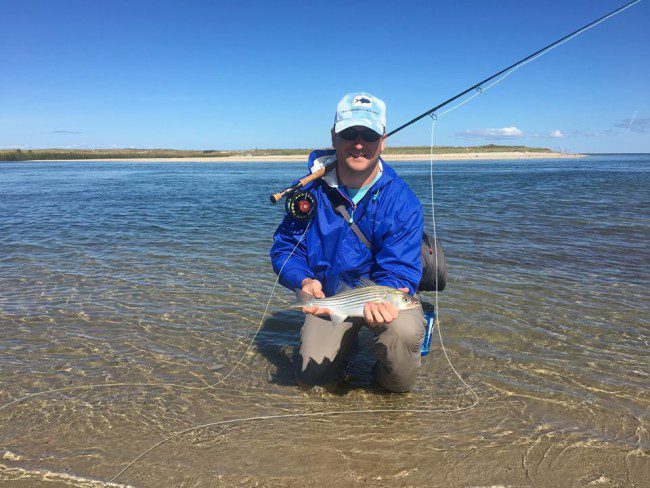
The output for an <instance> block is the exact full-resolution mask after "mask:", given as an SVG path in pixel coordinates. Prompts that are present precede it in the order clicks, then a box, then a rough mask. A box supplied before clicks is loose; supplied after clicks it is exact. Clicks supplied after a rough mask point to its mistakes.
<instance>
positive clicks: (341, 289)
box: [336, 281, 352, 294]
mask: <svg viewBox="0 0 650 488" xmlns="http://www.w3.org/2000/svg"><path fill="white" fill-rule="evenodd" d="M348 290H352V287H351V286H350V285H348V284H347V283H344V282H343V281H341V282H340V283H339V286H338V288H337V289H336V293H337V294H338V293H341V292H344V291H348Z"/></svg>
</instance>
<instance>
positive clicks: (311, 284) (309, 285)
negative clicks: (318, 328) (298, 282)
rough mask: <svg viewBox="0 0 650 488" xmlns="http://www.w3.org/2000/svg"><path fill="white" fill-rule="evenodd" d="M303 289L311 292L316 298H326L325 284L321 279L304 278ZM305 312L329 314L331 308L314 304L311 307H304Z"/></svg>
mask: <svg viewBox="0 0 650 488" xmlns="http://www.w3.org/2000/svg"><path fill="white" fill-rule="evenodd" d="M302 291H304V292H305V293H309V294H310V295H312V296H313V297H315V298H325V293H323V285H322V283H321V282H320V281H318V280H315V279H313V278H305V279H304V280H302ZM302 311H303V313H311V314H314V315H329V314H330V310H329V308H325V307H318V306H316V305H313V306H311V307H302Z"/></svg>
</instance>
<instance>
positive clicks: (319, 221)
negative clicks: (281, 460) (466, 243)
mask: <svg viewBox="0 0 650 488" xmlns="http://www.w3.org/2000/svg"><path fill="white" fill-rule="evenodd" d="M331 135H332V146H333V147H334V150H330V151H314V152H313V153H312V155H311V156H310V166H311V167H312V171H315V170H316V169H319V168H320V167H322V166H323V165H324V164H327V163H329V162H331V161H334V160H336V161H337V167H336V170H333V171H331V172H329V173H328V174H327V175H326V176H324V177H323V178H321V179H319V180H316V181H315V182H312V183H310V184H309V185H308V186H307V187H306V188H305V190H306V192H307V193H308V194H307V195H305V200H304V201H303V202H302V203H301V205H300V209H301V210H304V211H306V212H308V213H309V215H308V216H307V215H301V214H300V212H299V211H298V212H297V213H294V212H290V213H288V214H287V216H286V217H285V219H284V221H283V222H282V224H280V226H279V227H278V229H277V231H276V232H275V234H274V244H273V247H272V248H271V260H272V262H273V269H274V270H275V272H276V273H280V283H281V284H282V285H284V286H286V287H287V288H289V289H290V290H295V289H302V291H304V292H306V293H308V294H310V295H313V296H314V297H316V298H324V297H329V296H332V295H334V294H336V292H337V291H338V290H339V289H340V287H341V286H342V285H348V286H352V287H354V286H355V285H356V284H357V282H358V280H359V279H361V278H368V279H370V280H372V281H373V282H374V283H376V284H378V285H383V286H389V287H392V288H396V289H399V290H402V291H404V292H407V293H410V294H414V293H415V291H416V289H417V286H418V283H419V282H420V278H421V275H422V266H421V263H420V247H421V241H422V230H423V223H422V205H421V204H420V202H419V201H418V199H417V197H416V196H415V194H414V193H413V192H412V191H411V189H410V188H409V187H408V185H407V184H406V183H405V182H404V181H403V180H402V179H401V178H399V177H398V176H397V174H396V173H395V171H394V170H393V169H392V168H391V167H390V166H388V165H387V164H386V163H385V162H384V161H383V160H382V159H381V158H380V155H381V152H382V151H383V150H384V148H385V144H386V105H385V103H384V102H383V101H382V100H380V99H379V98H377V97H374V96H372V95H370V94H368V93H350V94H347V95H345V96H344V97H343V98H342V99H341V101H340V102H339V104H338V106H337V110H336V116H335V121H334V127H333V128H332V131H331ZM305 202H307V203H305ZM313 206H315V209H314V208H313ZM342 209H343V210H342ZM346 213H347V214H348V216H346V217H344V216H345V214H346ZM348 219H349V220H351V221H353V222H354V223H355V224H356V226H357V227H358V229H359V230H360V231H361V234H362V235H363V236H364V237H365V238H366V239H367V241H368V242H367V244H364V242H363V241H362V240H361V237H360V236H358V235H357V234H356V233H355V232H356V231H355V229H353V228H352V226H351V225H350V223H349V220H348ZM305 232H306V234H305ZM303 234H304V237H303ZM301 238H302V239H301ZM294 248H295V250H294ZM292 251H293V252H292ZM283 266H284V267H283ZM280 270H282V271H281V272H280ZM303 311H304V312H305V313H306V316H305V323H304V325H303V327H302V331H301V345H300V359H301V360H300V364H298V365H297V366H298V367H297V375H296V378H297V381H298V383H299V384H301V385H305V386H314V385H320V386H324V387H326V388H328V389H332V388H334V387H336V386H337V385H338V384H339V383H340V382H341V380H342V378H343V374H344V372H345V366H346V363H347V359H348V355H349V354H350V350H351V347H352V345H353V344H354V341H355V339H356V337H357V335H358V333H359V330H360V328H361V326H362V325H363V324H364V323H365V324H366V325H367V326H368V327H369V328H370V329H371V330H372V331H373V332H374V333H375V342H374V354H375V357H376V359H377V364H376V366H375V370H374V373H375V380H376V381H377V383H378V384H379V385H380V386H382V387H383V388H385V389H387V390H389V391H394V392H405V391H409V390H410V389H411V388H413V385H414V383H415V378H416V375H417V370H418V368H419V367H420V364H421V358H420V347H421V345H422V341H423V339H424V334H425V319H424V315H423V313H422V308H421V307H420V306H418V307H416V308H414V309H412V310H402V311H398V310H397V309H396V308H395V307H394V306H393V305H392V304H390V303H374V302H368V303H365V305H364V318H363V319H350V318H348V319H347V320H345V321H343V322H341V323H339V324H337V325H334V324H333V323H332V322H331V321H329V320H327V309H324V308H319V307H317V306H311V307H304V308H303Z"/></svg>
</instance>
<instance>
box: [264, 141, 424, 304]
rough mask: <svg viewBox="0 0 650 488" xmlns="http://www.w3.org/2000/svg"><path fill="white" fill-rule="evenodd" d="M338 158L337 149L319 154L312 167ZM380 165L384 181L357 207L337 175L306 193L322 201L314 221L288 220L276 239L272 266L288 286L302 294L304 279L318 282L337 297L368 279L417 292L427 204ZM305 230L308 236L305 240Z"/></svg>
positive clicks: (310, 186)
mask: <svg viewBox="0 0 650 488" xmlns="http://www.w3.org/2000/svg"><path fill="white" fill-rule="evenodd" d="M333 158H335V156H334V151H333V150H328V151H314V152H312V154H311V155H310V157H309V167H310V168H311V166H312V165H313V164H314V162H315V161H321V162H322V161H324V160H325V162H327V161H329V160H332V159H333ZM380 161H381V163H382V171H383V174H382V177H381V178H379V180H378V181H376V182H375V184H373V185H372V187H371V188H370V189H369V190H368V192H367V193H366V194H365V196H364V197H363V198H362V199H361V201H360V202H359V203H358V204H357V205H356V206H355V205H354V204H353V203H352V199H351V198H350V196H349V195H348V194H347V193H346V191H345V189H344V188H343V186H340V187H339V186H338V185H337V183H338V182H337V181H336V177H335V175H334V173H335V171H333V172H331V173H330V174H329V175H326V177H325V178H321V179H319V180H317V181H315V182H312V183H310V184H308V185H307V186H306V187H305V188H304V189H305V190H307V191H309V192H310V193H311V194H312V195H313V196H314V198H315V200H316V211H315V213H314V214H313V215H312V217H311V218H310V220H309V221H300V220H296V219H294V218H293V217H292V216H291V215H286V216H285V218H284V220H283V221H282V223H281V224H280V226H279V227H278V228H277V230H276V231H275V234H274V235H273V239H274V243H273V246H272V247H271V253H270V254H271V261H272V263H273V270H274V271H275V272H276V273H277V274H279V275H280V283H281V284H282V285H283V286H285V287H287V288H289V289H290V290H295V289H300V288H301V284H302V280H304V279H305V278H315V279H317V280H319V281H320V282H321V283H322V284H323V292H324V293H325V296H331V295H334V294H335V293H336V292H337V291H338V290H339V289H340V287H341V286H342V284H346V285H348V286H352V287H354V286H355V285H356V282H357V281H358V280H359V278H362V277H364V278H369V279H371V280H372V281H374V282H375V283H377V284H378V285H385V286H391V287H393V288H408V289H409V292H410V293H411V294H413V293H415V291H416V289H417V286H418V284H419V282H420V278H421V276H422V265H421V262H420V247H421V242H422V230H423V217H422V205H421V204H420V201H419V200H418V198H417V197H416V196H415V194H414V193H413V191H412V190H411V189H410V188H409V187H408V185H407V184H406V183H405V182H404V181H403V180H402V179H401V178H400V177H399V176H397V174H396V173H395V171H394V170H393V169H392V168H391V167H390V166H388V165H387V164H386V163H385V162H384V161H383V160H380ZM332 180H334V181H332ZM327 181H330V183H332V184H333V185H334V187H331V186H330V185H329V184H328V183H327ZM328 192H332V193H333V196H334V197H335V201H337V204H338V203H345V205H346V207H347V210H348V212H349V213H350V215H352V218H353V219H354V222H355V223H356V224H357V226H358V227H359V229H361V232H362V233H363V234H364V235H365V237H366V239H368V240H369V241H370V243H371V244H372V248H373V251H372V252H371V251H370V250H369V249H368V248H367V247H366V245H365V244H364V243H363V242H361V240H360V239H359V238H358V237H357V236H356V234H355V233H354V232H353V231H352V229H351V228H350V226H349V224H348V223H347V222H346V221H345V219H344V218H343V217H342V216H341V215H340V214H338V213H336V212H335V211H334V208H333V206H332V202H331V200H330V198H329V197H328V194H327V193H328ZM305 229H307V233H306V235H305V236H304V237H303V238H302V240H300V239H301V237H302V236H303V234H304V233H305ZM299 241H300V244H298V246H297V247H296V249H295V251H294V252H293V254H291V251H292V250H293V249H294V247H295V246H296V243H298V242H299ZM285 261H286V263H285Z"/></svg>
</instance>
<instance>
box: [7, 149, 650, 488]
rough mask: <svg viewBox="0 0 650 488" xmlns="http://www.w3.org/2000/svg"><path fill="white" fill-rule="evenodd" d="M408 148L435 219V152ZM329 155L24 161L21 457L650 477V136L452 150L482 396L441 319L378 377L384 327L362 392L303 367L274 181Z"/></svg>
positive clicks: (227, 480) (29, 479) (11, 335)
mask: <svg viewBox="0 0 650 488" xmlns="http://www.w3.org/2000/svg"><path fill="white" fill-rule="evenodd" d="M392 166H393V167H394V168H395V169H396V171H397V172H398V174H399V175H400V176H401V177H403V178H404V179H405V180H406V181H407V182H408V183H409V184H410V185H411V187H412V188H413V189H414V191H415V192H416V194H417V195H418V197H419V198H420V200H421V202H422V203H423V205H424V208H425V222H426V225H425V228H426V229H427V230H430V229H431V225H432V224H431V209H432V206H431V197H430V183H429V164H428V162H399V163H395V164H393V165H392ZM304 173H305V165H304V164H303V163H270V164H263V163H192V162H187V163H131V162H127V161H114V162H91V161H83V162H73V161H61V162H33V163H0V482H5V483H7V484H8V485H9V486H12V485H19V486H35V487H41V486H42V487H45V486H47V487H48V488H50V487H58V486H70V485H72V486H106V484H107V483H108V481H109V480H111V479H112V478H113V477H114V476H115V475H117V474H118V473H120V471H121V470H123V469H124V468H125V467H127V466H128V469H127V470H126V471H124V472H122V473H120V474H119V476H117V478H116V479H115V481H114V482H115V483H117V484H123V485H132V486H138V487H160V486H192V487H193V486H197V487H198V486H234V485H236V486H291V487H293V486H295V487H298V486H325V485H327V486H331V485H337V486H427V487H433V486H441V487H443V486H444V487H456V486H458V487H461V486H462V487H469V486H533V485H534V486H621V487H622V486H625V487H628V486H648V485H650V474H649V473H650V463H649V461H648V448H649V447H650V446H649V436H648V411H649V409H648V407H649V406H650V401H649V397H648V387H649V386H650V382H649V377H650V367H649V365H650V362H649V354H648V341H649V334H648V333H649V326H650V321H649V319H648V318H649V316H650V313H649V312H650V291H649V290H650V249H649V247H648V242H650V155H591V156H587V157H585V158H581V159H562V160H551V159H549V160H537V161H533V160H525V161H481V162H476V161H450V162H436V163H435V171H434V195H435V197H434V198H435V215H436V226H437V232H438V236H439V238H440V239H441V241H442V243H443V245H444V248H445V252H446V257H447V265H448V271H449V281H448V287H447V289H446V290H445V291H444V292H442V293H441V294H440V295H439V309H438V313H439V317H440V324H441V329H440V332H441V334H442V338H443V340H444V345H445V347H446V353H447V354H448V356H449V360H450V361H451V363H452V364H453V366H454V368H455V369H456V370H457V371H458V373H459V374H460V375H461V377H462V378H463V379H464V380H465V381H466V382H467V383H468V384H469V385H471V386H472V388H473V389H474V390H475V391H476V394H477V395H478V398H479V402H478V404H476V405H473V404H474V396H473V395H472V394H471V392H470V391H468V389H467V388H466V387H465V385H463V383H462V382H461V381H460V380H459V378H458V377H457V376H456V375H455V374H454V372H453V371H452V369H451V367H450V365H449V363H448V362H447V359H446V357H445V351H443V348H442V347H441V344H440V340H439V338H438V336H437V331H436V333H435V334H436V335H435V336H434V341H433V344H432V351H431V353H430V354H429V355H428V356H427V357H426V358H425V359H424V362H423V366H422V368H421V370H420V373H419V376H418V381H417V384H416V388H415V389H414V390H413V391H412V392H411V393H409V394H406V395H391V394H386V393H384V392H382V391H380V390H379V389H378V388H376V387H375V386H374V385H373V384H372V381H371V374H370V370H371V367H372V361H373V360H372V356H371V354H370V353H369V343H370V341H371V337H370V335H369V333H367V332H364V334H362V336H361V337H360V340H359V345H358V347H357V348H356V350H355V353H354V357H353V358H352V361H351V364H350V365H349V374H350V378H351V379H350V384H349V385H348V386H347V387H346V388H344V389H343V391H341V392H340V393H337V394H330V393H326V392H322V391H304V390H301V389H298V388H297V387H296V386H295V385H294V382H293V360H294V355H295V354H296V349H297V347H298V344H299V341H300V326H301V317H302V315H301V313H300V312H296V311H290V310H288V305H289V304H291V303H292V302H293V301H294V297H293V294H292V293H291V292H289V291H288V290H286V289H283V288H282V287H280V286H279V285H278V286H277V287H275V275H274V273H273V271H272V269H271V265H270V261H269V257H268V251H269V248H270V245H271V242H272V235H273V232H274V230H275V228H276V227H277V225H278V223H279V222H280V220H281V219H282V217H283V214H284V208H283V205H282V204H277V205H271V204H270V203H269V195H270V194H271V193H275V192H277V191H279V190H281V189H283V188H284V187H286V186H288V185H289V184H290V183H291V182H292V181H294V180H295V179H296V178H298V177H300V176H302V175H303V174H304ZM424 296H425V298H426V299H428V300H431V301H433V298H434V296H433V294H431V293H426V294H424ZM267 304H268V310H267ZM265 311H266V313H265ZM258 329H259V332H258ZM380 409H385V410H393V411H391V412H365V413H364V412H363V411H364V410H380ZM400 409H410V410H423V412H420V413H413V412H411V413H408V412H398V411H395V410H400ZM323 412H327V415H321V413H323ZM335 412H340V413H335ZM346 412H347V413H346ZM351 412H355V413H351ZM243 419H249V420H243ZM226 422H227V423H226ZM206 424H209V425H206ZM202 425H205V427H201V428H195V427H197V426H202ZM176 433H179V435H177V436H175V437H173V438H171V439H168V438H169V437H170V436H172V435H174V434H176ZM161 441H164V442H162V443H161V444H160V445H158V446H157V447H155V448H154V449H153V450H151V451H150V452H148V453H147V454H146V455H145V456H143V457H142V458H140V459H139V460H137V461H136V462H135V463H134V464H132V465H130V466H129V463H130V462H131V461H133V460H134V459H135V458H136V457H137V456H139V455H140V454H142V453H143V452H145V451H146V450H147V449H149V448H151V447H152V446H154V445H156V444H157V443H159V442H161Z"/></svg>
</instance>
